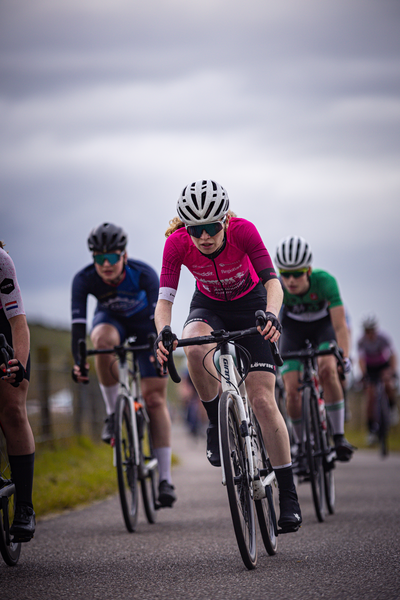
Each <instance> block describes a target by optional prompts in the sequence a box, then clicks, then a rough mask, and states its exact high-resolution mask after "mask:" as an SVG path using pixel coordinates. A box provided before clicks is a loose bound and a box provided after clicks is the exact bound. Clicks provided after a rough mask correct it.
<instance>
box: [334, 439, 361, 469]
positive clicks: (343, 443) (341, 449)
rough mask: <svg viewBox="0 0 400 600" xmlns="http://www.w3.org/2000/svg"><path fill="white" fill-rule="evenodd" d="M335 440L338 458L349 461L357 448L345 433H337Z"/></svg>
mask: <svg viewBox="0 0 400 600" xmlns="http://www.w3.org/2000/svg"><path fill="white" fill-rule="evenodd" d="M333 439H334V442H335V450H336V458H337V460H339V461H340V462H348V461H349V460H350V459H351V457H352V456H353V452H354V450H355V449H356V448H355V447H354V446H352V445H351V444H350V442H348V441H347V440H346V438H345V437H344V435H343V434H337V435H334V436H333Z"/></svg>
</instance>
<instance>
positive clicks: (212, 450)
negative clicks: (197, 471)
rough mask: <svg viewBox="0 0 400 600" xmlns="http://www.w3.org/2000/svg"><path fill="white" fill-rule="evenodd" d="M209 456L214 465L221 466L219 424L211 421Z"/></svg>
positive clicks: (208, 432) (208, 441) (208, 442)
mask: <svg viewBox="0 0 400 600" xmlns="http://www.w3.org/2000/svg"><path fill="white" fill-rule="evenodd" d="M207 458H208V461H209V462H210V463H211V464H212V466H213V467H220V466H221V457H220V454H219V435H218V424H215V423H210V424H209V426H208V429H207Z"/></svg>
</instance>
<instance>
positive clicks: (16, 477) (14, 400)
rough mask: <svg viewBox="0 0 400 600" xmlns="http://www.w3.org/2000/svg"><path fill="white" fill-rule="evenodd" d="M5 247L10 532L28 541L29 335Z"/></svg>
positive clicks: (3, 401)
mask: <svg viewBox="0 0 400 600" xmlns="http://www.w3.org/2000/svg"><path fill="white" fill-rule="evenodd" d="M3 248H4V244H3V242H0V333H3V334H4V336H5V338H6V340H7V343H8V344H9V345H10V346H12V348H13V349H14V358H13V359H12V360H10V361H9V363H8V364H7V365H5V364H4V363H3V364H0V377H1V379H0V423H1V427H2V429H3V432H4V436H5V438H6V441H7V452H8V458H9V461H10V468H11V476H12V478H13V481H14V484H15V489H16V510H15V516H14V522H13V524H12V527H11V529H10V533H11V535H13V536H14V541H18V542H29V541H30V540H31V539H32V537H33V534H34V533H35V526H36V521H35V512H34V510H33V504H32V486H33V470H34V460H35V441H34V438H33V433H32V429H31V426H30V424H29V421H28V415H27V411H26V398H27V395H28V386H29V374H30V354H29V345H30V334H29V328H28V323H27V321H26V316H25V310H24V305H23V302H22V296H21V290H20V288H19V285H18V281H17V273H16V271H15V266H14V263H13V261H12V259H11V257H10V256H9V255H8V253H7V252H5V250H3ZM1 362H2V361H1V357H0V363H1Z"/></svg>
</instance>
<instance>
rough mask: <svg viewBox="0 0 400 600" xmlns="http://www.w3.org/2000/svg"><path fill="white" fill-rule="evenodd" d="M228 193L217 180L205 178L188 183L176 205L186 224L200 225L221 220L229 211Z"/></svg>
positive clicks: (180, 216)
mask: <svg viewBox="0 0 400 600" xmlns="http://www.w3.org/2000/svg"><path fill="white" fill-rule="evenodd" d="M228 209H229V198H228V194H227V193H226V191H225V190H224V188H223V187H222V185H220V184H219V183H217V182H216V181H212V180H211V179H203V180H202V181H194V182H193V183H191V184H190V185H187V186H186V187H185V188H184V189H183V191H182V193H181V195H180V197H179V199H178V202H177V205H176V210H177V211H178V215H179V218H180V219H181V221H183V222H184V223H185V225H200V224H203V223H213V222H215V221H220V220H221V219H222V218H223V217H224V216H225V215H226V213H227V212H228Z"/></svg>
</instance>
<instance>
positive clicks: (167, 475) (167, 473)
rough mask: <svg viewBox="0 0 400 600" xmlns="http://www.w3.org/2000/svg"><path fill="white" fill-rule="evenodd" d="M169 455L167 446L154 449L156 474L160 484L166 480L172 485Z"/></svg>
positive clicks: (170, 452) (169, 451) (170, 453)
mask: <svg viewBox="0 0 400 600" xmlns="http://www.w3.org/2000/svg"><path fill="white" fill-rule="evenodd" d="M171 455H172V450H171V448H170V447H169V446H165V447H164V448H154V456H155V457H156V459H157V460H158V474H159V479H160V482H161V481H164V479H166V480H167V481H168V483H170V484H172V480H171Z"/></svg>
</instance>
